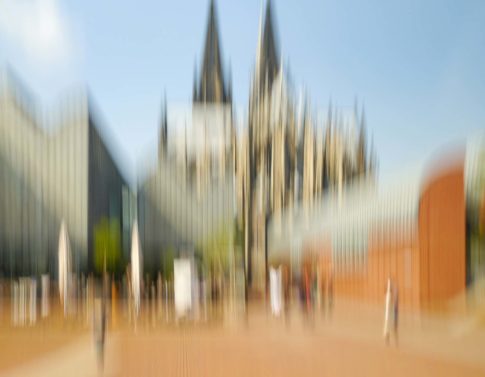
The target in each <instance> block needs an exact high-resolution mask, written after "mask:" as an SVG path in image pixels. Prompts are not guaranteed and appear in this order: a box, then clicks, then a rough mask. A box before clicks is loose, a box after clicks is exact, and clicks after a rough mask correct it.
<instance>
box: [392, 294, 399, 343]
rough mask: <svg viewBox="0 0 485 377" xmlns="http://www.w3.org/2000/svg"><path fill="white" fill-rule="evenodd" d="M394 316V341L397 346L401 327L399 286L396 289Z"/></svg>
mask: <svg viewBox="0 0 485 377" xmlns="http://www.w3.org/2000/svg"><path fill="white" fill-rule="evenodd" d="M393 304H394V316H393V321H394V323H393V325H394V326H393V328H394V339H395V341H396V345H397V343H398V326H399V292H398V289H397V286H395V287H394V300H393Z"/></svg>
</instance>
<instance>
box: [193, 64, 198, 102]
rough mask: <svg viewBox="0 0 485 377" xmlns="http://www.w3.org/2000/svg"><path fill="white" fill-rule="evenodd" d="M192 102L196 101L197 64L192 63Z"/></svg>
mask: <svg viewBox="0 0 485 377" xmlns="http://www.w3.org/2000/svg"><path fill="white" fill-rule="evenodd" d="M192 101H193V102H196V101H197V63H194V86H193V87H192Z"/></svg>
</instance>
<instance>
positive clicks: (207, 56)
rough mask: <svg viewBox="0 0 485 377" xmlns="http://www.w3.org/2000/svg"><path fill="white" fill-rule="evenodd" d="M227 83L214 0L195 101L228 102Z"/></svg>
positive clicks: (212, 0)
mask: <svg viewBox="0 0 485 377" xmlns="http://www.w3.org/2000/svg"><path fill="white" fill-rule="evenodd" d="M227 100H228V98H227V92H226V85H225V83H224V72H223V67H222V60H221V46H220V38H219V28H218V24H217V16H216V9H215V4H214V0H211V2H210V6H209V20H208V23H207V33H206V38H205V47H204V57H203V61H202V71H201V74H200V83H199V90H198V93H197V97H196V101H195V102H217V103H225V102H227Z"/></svg>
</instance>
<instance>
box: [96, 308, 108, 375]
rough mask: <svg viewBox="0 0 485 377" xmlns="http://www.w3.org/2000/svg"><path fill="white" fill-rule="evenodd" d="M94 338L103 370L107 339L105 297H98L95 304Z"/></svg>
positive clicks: (99, 362) (100, 366)
mask: <svg viewBox="0 0 485 377" xmlns="http://www.w3.org/2000/svg"><path fill="white" fill-rule="evenodd" d="M94 340H95V346H96V354H97V356H98V366H99V368H100V369H101V370H102V369H103V367H104V344H105V340H106V308H105V303H104V299H96V302H95V305H94Z"/></svg>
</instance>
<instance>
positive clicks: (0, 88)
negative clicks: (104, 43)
mask: <svg viewBox="0 0 485 377" xmlns="http://www.w3.org/2000/svg"><path fill="white" fill-rule="evenodd" d="M96 115H97V114H96V112H95V111H94V110H93V105H92V102H91V101H90V99H89V98H88V96H87V94H85V93H82V92H79V93H73V94H70V95H65V96H63V97H62V104H61V105H60V106H59V107H58V108H57V109H56V111H55V112H46V111H42V109H40V108H39V107H38V105H37V104H36V102H35V100H34V99H33V98H32V96H31V95H30V94H29V93H28V91H27V90H26V89H25V88H24V86H23V85H22V84H21V83H20V81H19V80H18V79H16V78H15V75H14V74H13V73H12V72H11V71H9V70H8V69H5V70H2V71H1V73H0V177H1V178H0V182H1V184H0V273H1V274H3V275H4V276H18V275H37V274H41V273H50V274H51V275H55V274H56V271H57V267H56V266H57V248H58V242H59V231H60V224H61V222H62V221H64V222H65V224H66V227H67V231H68V234H69V237H70V242H71V249H72V253H73V255H72V259H73V266H74V268H75V271H77V272H83V273H88V272H91V271H93V254H94V239H93V232H94V228H95V226H96V224H98V223H99V221H100V219H101V218H103V217H106V218H108V219H115V220H116V221H117V222H118V223H119V226H120V230H121V234H122V238H123V239H122V240H121V241H122V242H121V243H122V245H124V247H125V250H123V252H124V253H126V254H125V255H127V253H128V249H127V247H128V245H129V230H130V227H131V222H132V220H133V217H132V216H133V213H132V212H133V210H134V207H133V203H134V200H133V198H134V196H133V193H132V191H131V189H130V187H129V186H128V184H127V183H126V180H125V178H124V177H123V174H122V173H121V170H120V168H119V165H118V164H117V162H116V157H115V156H116V154H115V153H114V152H113V151H114V150H115V148H113V146H112V145H110V144H108V143H107V140H108V138H107V137H105V136H104V134H103V131H102V129H101V128H100V127H99V126H98V124H99V123H97V122H98V120H99V119H98V118H97V117H96ZM104 132H106V131H104ZM110 141H111V140H110Z"/></svg>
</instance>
